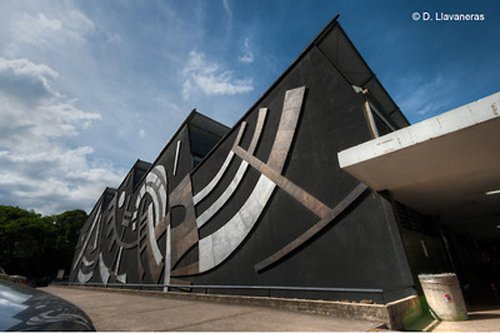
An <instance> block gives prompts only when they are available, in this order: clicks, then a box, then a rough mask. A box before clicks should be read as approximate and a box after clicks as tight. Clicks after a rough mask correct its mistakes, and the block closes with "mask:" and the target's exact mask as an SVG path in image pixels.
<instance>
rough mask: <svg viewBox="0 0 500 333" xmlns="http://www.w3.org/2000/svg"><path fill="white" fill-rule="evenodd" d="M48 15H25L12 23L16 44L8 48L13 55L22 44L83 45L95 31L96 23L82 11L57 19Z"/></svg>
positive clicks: (69, 12)
mask: <svg viewBox="0 0 500 333" xmlns="http://www.w3.org/2000/svg"><path fill="white" fill-rule="evenodd" d="M47 15H49V14H47ZM47 15H46V14H45V13H42V12H39V13H36V14H29V13H23V14H22V15H21V16H20V17H19V18H17V19H16V20H14V21H13V22H12V27H11V31H12V35H13V37H14V38H13V40H14V42H13V43H12V44H11V45H9V46H8V49H10V51H11V53H12V52H15V50H16V49H17V47H18V46H19V44H20V43H26V44H31V45H34V46H37V47H54V45H63V44H66V43H68V42H69V43H80V44H81V43H84V42H85V41H86V39H85V36H86V35H88V34H91V33H93V32H94V31H95V25H94V22H93V21H92V20H91V19H89V18H88V17H87V16H86V15H85V14H83V13H82V12H81V11H78V10H70V11H68V12H65V13H64V15H62V14H60V15H58V17H57V18H56V17H48V16H47ZM52 15H57V13H54V14H52Z"/></svg>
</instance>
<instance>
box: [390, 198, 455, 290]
mask: <svg viewBox="0 0 500 333" xmlns="http://www.w3.org/2000/svg"><path fill="white" fill-rule="evenodd" d="M394 207H395V212H396V216H397V218H398V220H399V223H400V226H401V237H402V239H403V244H404V246H405V250H406V252H407V256H408V261H409V264H410V267H411V270H412V274H413V277H414V279H415V281H418V274H437V273H443V272H452V271H453V269H452V267H451V264H450V260H449V258H448V255H447V253H446V249H445V247H444V244H443V241H442V238H441V236H440V231H439V226H438V224H437V223H438V222H437V220H436V219H435V218H433V217H430V216H425V215H423V214H420V213H419V212H417V211H415V210H413V209H411V208H410V207H407V206H405V205H403V204H401V203H398V202H395V203H394ZM416 286H417V288H419V289H420V284H419V283H417V284H416Z"/></svg>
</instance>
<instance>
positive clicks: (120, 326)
mask: <svg viewBox="0 0 500 333" xmlns="http://www.w3.org/2000/svg"><path fill="white" fill-rule="evenodd" d="M43 290H45V291H47V292H50V293H52V294H54V295H57V296H59V297H62V298H64V299H66V300H68V301H70V302H72V303H73V304H75V305H76V306H78V307H80V308H81V309H82V310H83V311H85V312H86V313H87V314H88V315H89V317H90V318H91V319H92V321H93V322H94V325H95V327H96V329H97V330H98V331H102V330H112V331H122V330H124V331H370V330H372V331H376V330H377V329H376V326H378V325H377V324H375V323H373V322H369V321H364V320H353V319H341V318H334V317H328V316H321V315H313V314H306V313H299V312H292V311H286V310H276V309H269V308H266V307H258V306H243V305H230V304H221V303H209V302H202V301H192V300H179V299H171V298H165V297H157V296H153V295H144V296H143V295H137V294H127V293H121V292H106V291H95V290H82V289H75V288H64V287H55V286H49V287H47V288H43Z"/></svg>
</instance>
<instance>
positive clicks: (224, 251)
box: [198, 175, 276, 273]
mask: <svg viewBox="0 0 500 333" xmlns="http://www.w3.org/2000/svg"><path fill="white" fill-rule="evenodd" d="M275 186H276V184H274V183H273V182H272V181H271V180H270V179H269V178H267V177H266V176H264V175H261V176H260V178H259V180H258V182H257V184H256V185H255V187H254V189H253V191H252V193H251V194H250V196H249V197H248V199H247V201H245V203H244V204H243V206H242V207H241V209H240V211H239V212H238V213H236V214H235V215H234V216H233V217H232V218H231V219H230V220H229V221H228V222H227V223H226V224H225V225H224V226H223V227H221V228H220V229H219V230H217V231H216V232H214V233H213V234H211V235H209V236H207V237H205V238H202V239H201V240H200V242H199V246H198V251H199V258H200V260H199V273H202V272H205V271H208V270H210V269H212V268H214V267H215V266H217V265H219V264H220V263H222V262H223V261H224V260H225V259H226V258H227V257H229V255H230V254H231V253H232V252H233V251H234V250H236V248H237V247H238V245H240V244H241V242H242V241H243V239H245V237H246V236H247V235H248V234H249V233H250V230H251V229H252V228H253V226H254V225H255V223H256V222H257V220H258V218H259V217H260V214H261V213H262V211H263V210H264V207H265V206H266V204H267V202H268V201H269V198H270V197H271V194H272V193H273V190H274V188H275Z"/></svg>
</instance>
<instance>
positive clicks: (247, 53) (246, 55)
mask: <svg viewBox="0 0 500 333" xmlns="http://www.w3.org/2000/svg"><path fill="white" fill-rule="evenodd" d="M238 60H239V61H240V62H241V63H244V64H251V63H252V62H253V61H254V60H255V59H254V56H253V52H252V50H251V49H250V41H249V39H248V38H245V41H244V42H243V54H242V55H240V56H239V57H238Z"/></svg>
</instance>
